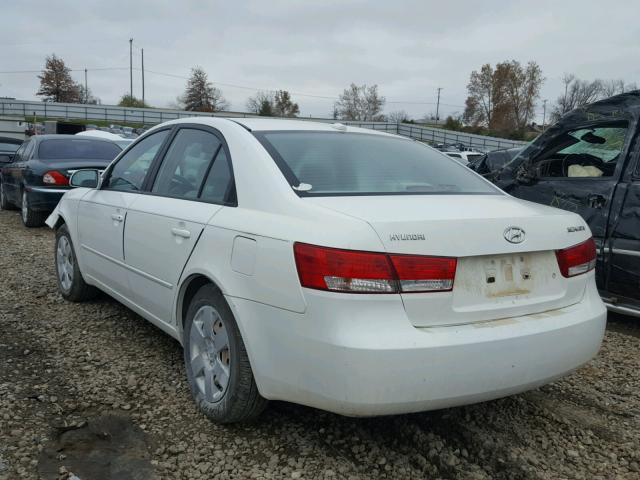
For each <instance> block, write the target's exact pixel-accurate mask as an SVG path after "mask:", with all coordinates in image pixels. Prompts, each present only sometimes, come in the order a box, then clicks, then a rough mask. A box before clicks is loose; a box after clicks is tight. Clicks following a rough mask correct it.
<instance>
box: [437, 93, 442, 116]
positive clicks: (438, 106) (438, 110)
mask: <svg viewBox="0 0 640 480" xmlns="http://www.w3.org/2000/svg"><path fill="white" fill-rule="evenodd" d="M440 90H442V88H441V87H438V103H436V125H438V121H439V120H440Z"/></svg>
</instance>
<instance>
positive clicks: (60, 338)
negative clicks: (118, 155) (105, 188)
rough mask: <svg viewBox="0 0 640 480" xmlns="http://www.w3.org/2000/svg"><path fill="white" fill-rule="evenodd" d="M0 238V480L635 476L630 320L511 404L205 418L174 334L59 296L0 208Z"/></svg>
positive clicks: (634, 325)
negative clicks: (367, 415) (584, 357)
mask: <svg viewBox="0 0 640 480" xmlns="http://www.w3.org/2000/svg"><path fill="white" fill-rule="evenodd" d="M0 239H1V240H0V242H1V247H0V248H1V252H2V254H1V255H0V272H1V273H0V480H5V479H6V480H9V479H11V480H13V479H16V478H26V479H36V478H46V479H49V478H52V479H67V478H69V479H73V478H80V479H82V480H87V479H90V480H96V479H98V480H99V479H111V478H114V479H115V478H117V479H119V480H123V479H147V478H151V479H200V478H202V479H204V478H207V479H209V478H237V479H245V478H314V479H315V478H343V479H365V478H393V479H396V478H459V479H467V478H470V479H488V478H496V479H559V478H571V479H574V478H575V479H598V478H601V479H640V467H639V464H640V451H639V448H638V447H639V446H640V395H638V393H639V392H640V356H639V355H638V351H639V349H640V348H639V347H640V338H639V332H640V321H634V320H633V319H629V318H624V317H616V318H615V319H613V321H612V322H611V323H610V326H609V328H608V330H607V335H606V338H605V342H604V346H603V348H602V350H601V352H600V354H599V356H598V357H597V358H596V359H594V360H593V361H592V362H590V363H589V364H588V365H586V366H585V367H584V368H582V369H580V370H579V371H577V372H575V373H574V374H572V375H570V376H569V377H567V378H565V379H563V380H562V381H559V382H556V383H553V384H551V385H548V386H546V387H544V388H541V389H539V390H535V391H531V392H527V393H525V394H522V395H518V396H515V397H511V398H506V399H502V400H497V401H492V402H487V403H483V404H479V405H472V406H468V407H463V408H455V409H449V410H441V411H437V412H428V413H422V414H413V415H402V416H396V417H384V418H373V419H351V418H344V417H340V416H337V415H333V414H329V413H325V412H320V411H317V410H313V409H310V408H305V407H300V406H296V405H291V404H287V403H279V402H275V403H272V404H271V405H270V406H269V408H268V409H267V411H266V412H265V413H264V414H263V416H262V417H261V418H260V419H259V420H258V421H257V422H256V423H253V424H250V425H242V426H217V425H214V424H212V423H211V422H209V421H208V420H207V419H206V418H205V417H204V416H203V415H201V414H200V413H198V411H197V410H196V408H195V407H194V404H193V403H192V401H191V398H190V395H189V391H188V387H187V384H186V380H185V372H184V368H183V365H182V354H181V349H180V346H179V345H178V344H177V343H176V342H175V341H173V340H172V339H170V338H169V337H168V336H166V335H165V334H163V333H162V332H160V330H158V329H156V328H155V327H153V326H152V325H151V324H149V323H147V322H145V321H144V320H143V319H142V318H140V317H138V316H137V315H135V314H134V313H132V312H131V311H129V310H127V309H126V308H124V307H122V306H120V305H119V304H118V303H116V302H115V301H114V300H111V299H110V298H107V297H106V296H102V297H100V298H98V299H97V300H95V301H93V302H91V303H86V304H72V303H68V302H65V301H64V300H63V299H62V298H61V297H60V295H58V293H57V290H56V286H55V280H54V269H53V261H52V252H53V233H52V232H51V231H50V230H48V229H46V228H42V229H32V230H27V229H25V228H23V227H22V226H21V224H20V220H19V216H18V215H17V213H15V212H6V211H3V212H0Z"/></svg>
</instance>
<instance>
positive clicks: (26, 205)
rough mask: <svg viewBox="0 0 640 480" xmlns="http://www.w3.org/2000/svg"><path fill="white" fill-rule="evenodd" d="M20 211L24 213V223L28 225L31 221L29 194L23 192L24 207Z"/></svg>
mask: <svg viewBox="0 0 640 480" xmlns="http://www.w3.org/2000/svg"><path fill="white" fill-rule="evenodd" d="M20 210H21V213H22V221H23V222H24V223H27V221H28V220H29V200H28V197H27V192H22V207H21V209H20Z"/></svg>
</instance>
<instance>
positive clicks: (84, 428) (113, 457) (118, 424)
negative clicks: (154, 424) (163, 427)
mask: <svg viewBox="0 0 640 480" xmlns="http://www.w3.org/2000/svg"><path fill="white" fill-rule="evenodd" d="M58 430H59V431H58V434H57V435H56V437H55V438H54V439H52V440H51V441H50V442H49V443H48V444H47V445H45V447H44V450H43V451H42V453H41V454H40V457H39V459H38V472H39V474H40V475H41V477H42V478H47V479H48V478H52V479H55V478H58V476H59V475H60V472H63V473H64V472H67V474H68V475H71V474H73V475H75V476H76V477H78V478H79V479H81V480H84V479H90V480H109V479H114V478H117V479H119V480H145V479H155V478H157V477H156V476H155V473H154V471H153V467H152V465H151V463H150V457H151V455H150V452H149V447H148V443H147V440H146V435H145V433H144V432H143V431H142V430H141V429H140V428H139V427H137V426H136V425H135V424H134V423H133V422H132V421H131V419H130V418H129V417H127V416H123V415H119V414H107V415H101V416H98V417H92V418H89V419H88V420H87V421H85V422H81V423H80V424H77V425H73V426H70V427H65V428H60V429H58Z"/></svg>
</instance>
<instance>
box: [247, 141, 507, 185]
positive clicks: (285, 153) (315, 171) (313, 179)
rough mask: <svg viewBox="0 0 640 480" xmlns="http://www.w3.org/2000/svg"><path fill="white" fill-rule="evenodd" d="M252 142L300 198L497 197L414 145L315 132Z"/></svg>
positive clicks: (450, 162) (462, 169) (460, 168)
mask: <svg viewBox="0 0 640 480" xmlns="http://www.w3.org/2000/svg"><path fill="white" fill-rule="evenodd" d="M256 137H257V138H258V140H260V141H261V143H262V144H263V145H264V146H265V147H266V148H267V150H268V151H269V153H270V154H271V155H272V157H273V158H274V160H275V161H276V163H277V164H278V166H279V167H280V169H281V170H282V173H283V174H284V175H285V177H286V178H287V180H288V181H289V183H290V184H291V185H292V186H293V187H294V188H295V189H296V191H297V192H298V194H300V195H301V196H327V195H385V194H387V195H402V194H498V193H499V190H497V189H496V188H495V187H493V186H492V185H491V184H489V183H488V182H486V181H485V180H483V179H481V178H480V177H478V176H476V174H474V173H472V172H471V171H470V170H468V169H467V168H466V167H464V166H462V165H461V164H460V163H458V162H456V161H455V160H453V159H451V158H448V157H447V156H445V155H443V154H442V153H439V152H437V151H435V150H433V149H431V148H429V147H427V146H425V145H424V144H421V143H419V142H416V141H412V140H405V139H400V138H395V137H391V136H385V135H375V134H362V133H343V132H335V133H334V132H317V131H275V132H258V133H256Z"/></svg>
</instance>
